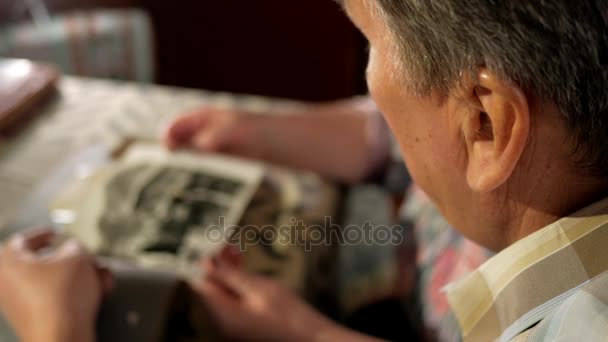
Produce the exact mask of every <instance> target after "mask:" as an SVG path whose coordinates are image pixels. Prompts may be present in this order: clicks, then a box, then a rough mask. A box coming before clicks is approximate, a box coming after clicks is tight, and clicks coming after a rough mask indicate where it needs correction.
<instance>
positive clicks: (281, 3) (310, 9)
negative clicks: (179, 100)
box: [0, 0, 366, 101]
mask: <svg viewBox="0 0 608 342" xmlns="http://www.w3.org/2000/svg"><path fill="white" fill-rule="evenodd" d="M43 1H44V2H45V3H46V4H47V6H48V8H49V9H50V11H51V12H52V13H59V12H65V11H70V10H75V9H79V10H80V9H91V8H100V7H119V8H121V7H123V8H124V7H139V8H142V9H144V10H146V11H147V12H148V13H149V14H150V15H151V17H152V22H153V24H154V27H155V30H156V44H157V49H156V61H157V68H158V70H157V73H156V74H157V75H158V81H159V82H160V83H161V84H167V85H177V86H187V87H196V88H203V89H210V90H219V91H229V92H236V93H253V94H261V95H266V96H274V97H288V98H296V99H302V100H311V101H323V100H331V99H337V98H342V97H347V96H351V95H355V94H361V93H365V91H366V87H365V82H364V77H363V75H364V68H365V63H366V53H365V44H366V43H365V42H364V39H363V38H362V37H361V35H360V34H359V33H358V32H357V30H356V29H355V27H354V26H353V25H352V24H351V23H350V22H349V20H348V19H347V18H346V16H345V15H344V13H342V11H341V9H340V8H339V7H338V5H337V4H336V3H334V2H333V1H331V0H299V1H285V0H254V1H242V0H190V1H166V0H43ZM25 17H27V13H26V12H25V11H24V9H23V2H22V1H21V0H5V1H2V2H0V22H3V23H4V22H8V21H9V19H11V18H12V19H14V18H17V19H18V18H25Z"/></svg>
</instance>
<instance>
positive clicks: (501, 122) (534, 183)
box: [344, 0, 608, 249]
mask: <svg viewBox="0 0 608 342" xmlns="http://www.w3.org/2000/svg"><path fill="white" fill-rule="evenodd" d="M344 2H345V6H346V9H347V12H348V13H349V15H350V16H351V18H352V19H353V21H354V22H355V24H356V25H357V26H358V27H359V28H360V29H361V30H362V32H363V33H364V34H365V35H366V37H367V38H368V40H369V41H370V46H371V49H370V62H369V67H368V83H369V87H370V92H371V93H372V96H373V97H374V99H375V100H376V102H377V103H378V105H379V107H380V109H381V110H382V111H383V113H384V114H385V116H386V118H387V121H388V123H389V125H390V126H391V128H392V129H393V131H394V132H395V135H396V137H397V139H398V141H399V143H400V146H401V148H402V152H403V153H404V157H405V159H406V163H407V164H408V168H409V169H410V172H411V173H412V176H413V177H414V179H415V180H416V181H417V183H418V184H419V185H420V186H421V187H422V188H423V189H424V190H426V191H427V192H428V194H429V195H430V196H431V197H432V199H433V200H434V201H435V202H436V203H437V204H438V206H439V207H440V209H441V210H442V211H443V213H444V214H445V216H446V217H447V218H448V219H449V220H450V221H451V222H452V223H453V224H454V225H455V226H456V227H457V228H459V229H460V230H462V231H463V232H464V233H465V234H466V235H468V236H469V237H471V238H473V239H474V240H477V241H478V242H481V243H482V244H484V245H486V246H488V247H491V248H494V249H500V248H502V247H504V246H506V245H508V244H510V243H512V242H513V241H514V240H517V239H519V238H521V237H523V236H525V235H527V234H528V233H530V232H531V231H532V230H534V229H538V228H540V227H542V226H543V225H544V224H546V223H548V221H550V220H551V219H552V218H555V217H559V216H561V215H564V214H567V213H568V211H571V210H575V209H578V206H581V205H585V204H587V203H583V202H586V201H591V200H593V199H595V198H594V197H596V196H599V195H600V192H601V191H603V190H605V187H604V183H605V182H604V178H606V176H608V141H607V139H606V137H608V93H607V91H606V90H607V89H608V70H607V69H608V68H607V64H608V3H606V2H605V1H604V0H588V1H572V0H554V1H491V0H464V1H461V0H345V1H344ZM606 179H608V178H606ZM545 221H547V222H545Z"/></svg>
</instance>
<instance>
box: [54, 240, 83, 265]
mask: <svg viewBox="0 0 608 342" xmlns="http://www.w3.org/2000/svg"><path fill="white" fill-rule="evenodd" d="M75 257H85V258H90V259H91V263H93V258H92V257H91V256H90V255H89V253H88V252H87V251H86V249H84V247H83V246H82V245H81V244H80V243H78V241H76V240H74V239H69V240H66V241H64V242H63V243H62V244H61V245H60V246H59V247H58V248H57V250H56V251H55V253H53V255H51V258H52V259H69V258H75Z"/></svg>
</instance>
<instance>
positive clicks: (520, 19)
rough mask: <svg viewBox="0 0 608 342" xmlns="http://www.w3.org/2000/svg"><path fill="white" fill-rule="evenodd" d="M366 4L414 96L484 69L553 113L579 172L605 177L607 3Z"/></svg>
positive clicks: (464, 0) (476, 0)
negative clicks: (567, 133) (563, 125)
mask: <svg viewBox="0 0 608 342" xmlns="http://www.w3.org/2000/svg"><path fill="white" fill-rule="evenodd" d="M372 3H376V5H377V8H378V9H379V10H380V11H379V12H380V13H381V14H382V15H383V16H384V17H385V19H386V22H387V23H388V25H389V27H390V30H391V32H392V34H393V36H394V37H393V38H395V39H394V41H395V42H396V45H397V46H395V48H396V49H395V50H396V51H397V53H398V58H399V64H400V65H401V67H402V69H403V70H404V72H405V74H406V76H407V77H406V79H407V85H408V86H410V87H412V89H413V90H414V91H416V92H418V93H419V94H421V95H424V94H428V93H429V92H431V91H432V90H439V91H442V92H444V93H448V92H449V91H450V89H452V88H453V87H454V86H456V85H457V84H458V82H459V80H460V79H461V75H462V74H463V73H471V72H475V71H477V70H478V68H479V67H482V66H484V67H487V68H488V69H490V70H491V71H492V72H494V73H496V74H497V75H498V76H499V77H502V78H503V79H505V80H508V81H512V82H515V83H516V84H518V86H519V87H521V88H522V89H523V90H524V91H526V92H529V93H532V94H535V95H537V96H539V97H540V98H541V99H543V100H548V101H551V102H553V103H554V104H555V105H557V107H558V108H559V109H560V111H561V112H562V113H563V116H564V118H565V120H566V122H567V124H568V126H569V128H570V130H571V132H572V137H573V147H574V148H573V151H572V153H573V156H576V158H575V159H576V160H575V162H576V163H577V165H578V166H581V167H583V168H584V169H586V170H588V171H590V172H591V174H593V175H595V176H600V177H604V176H608V94H607V91H608V70H607V69H608V68H607V66H608V65H607V64H608V1H606V0H552V1H550V0H511V1H509V0H504V1H500V0H372ZM573 160H574V159H573Z"/></svg>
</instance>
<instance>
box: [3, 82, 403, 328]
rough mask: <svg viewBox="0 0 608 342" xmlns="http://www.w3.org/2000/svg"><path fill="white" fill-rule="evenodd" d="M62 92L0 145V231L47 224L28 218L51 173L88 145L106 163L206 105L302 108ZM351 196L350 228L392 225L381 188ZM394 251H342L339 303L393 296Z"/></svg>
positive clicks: (100, 86)
mask: <svg viewBox="0 0 608 342" xmlns="http://www.w3.org/2000/svg"><path fill="white" fill-rule="evenodd" d="M59 88H60V91H59V93H60V95H59V97H58V98H57V99H56V100H54V101H53V102H52V103H51V104H50V105H49V106H48V107H47V108H45V109H44V113H42V115H41V116H40V117H39V118H38V119H36V120H35V121H34V122H32V124H31V125H30V126H29V127H28V128H27V129H26V130H25V131H24V132H23V133H22V134H20V135H19V136H18V137H17V138H16V139H15V140H11V141H3V142H0V193H1V194H2V195H1V196H0V233H2V232H5V233H6V231H7V230H8V229H9V228H15V226H24V225H26V224H20V223H22V222H23V221H19V222H17V223H15V221H14V218H15V216H20V213H23V211H24V210H25V211H26V215H21V216H25V217H26V218H27V219H28V220H29V221H26V222H27V225H32V224H37V223H44V222H43V220H44V215H42V216H36V215H32V214H31V213H32V212H39V214H40V213H44V212H45V210H46V207H45V206H46V205H47V204H48V200H49V199H50V197H49V196H51V195H52V193H53V192H54V190H56V189H48V188H47V186H46V185H47V184H49V183H55V182H53V180H51V182H49V180H48V178H49V175H53V174H55V175H59V177H60V178H61V177H63V178H65V174H62V171H61V169H62V167H65V165H66V164H67V165H71V164H70V160H72V159H73V158H74V156H78V155H79V154H82V153H83V148H84V147H87V146H88V147H90V148H91V149H90V150H86V149H85V150H84V153H85V154H86V155H87V158H91V155H92V156H93V158H94V157H95V154H96V153H98V154H99V155H100V158H102V157H101V156H102V155H104V151H106V152H107V151H109V150H113V149H114V148H116V147H117V146H119V145H120V144H121V143H122V141H123V140H124V138H125V137H135V138H141V139H146V140H158V139H159V137H160V136H161V133H162V131H163V129H164V127H165V125H166V124H167V123H168V122H169V121H170V120H171V119H172V118H174V117H175V116H176V115H179V114H180V113H183V112H185V111H187V110H191V109H195V108H197V107H200V106H204V105H210V106H214V107H219V108H224V109H230V108H239V109H245V110H248V111H252V112H260V113H261V112H264V113H270V114H272V113H281V112H288V111H293V110H297V109H299V108H301V107H302V106H303V104H301V103H297V102H292V101H286V100H278V99H268V98H263V97H257V96H246V95H235V94H227V93H212V92H206V91H202V90H192V89H183V88H174V87H161V86H154V85H138V84H134V83H128V82H117V81H109V80H98V79H85V78H76V77H64V78H63V80H61V82H60V83H59ZM100 151H101V152H100ZM72 166H73V165H72ZM58 170H59V171H58ZM64 173H65V170H64ZM36 193H38V195H39V196H36V195H35V194H36ZM351 193H352V194H353V196H351V197H349V198H348V199H347V201H346V202H345V203H346V204H345V205H346V208H345V210H344V211H345V212H346V213H348V212H349V211H350V212H352V216H353V217H355V219H354V221H353V218H352V217H351V219H350V220H346V221H347V223H349V224H357V223H358V222H357V220H359V219H361V220H363V219H369V218H372V222H375V223H376V224H382V225H386V224H390V219H389V216H390V215H391V214H390V207H391V204H390V201H389V200H388V198H387V197H386V196H384V195H383V194H382V192H381V190H379V189H378V188H373V187H372V188H370V186H363V187H358V188H356V189H354V191H352V192H351ZM32 194H34V195H32ZM349 208H350V210H349ZM357 215H358V216H360V217H357ZM37 220H40V221H41V222H38V221H37ZM361 222H363V221H361ZM0 235H2V234H0ZM394 254H395V253H394V250H392V249H386V248H374V247H373V246H371V247H370V246H341V248H340V251H339V255H338V256H337V259H336V261H337V262H339V263H342V264H343V265H342V266H343V267H341V269H340V270H339V272H336V273H335V277H334V278H332V279H330V280H331V281H334V282H335V284H337V285H336V286H335V288H334V289H333V290H334V291H335V293H334V295H335V294H336V293H340V296H336V297H340V298H338V299H336V300H337V301H340V300H341V299H344V300H346V301H349V302H348V303H342V306H343V307H347V308H348V309H349V310H354V309H356V307H357V306H358V305H362V304H365V302H366V300H369V299H370V298H371V299H378V298H382V296H383V295H387V294H389V295H390V294H392V292H391V291H392V290H393V289H392V288H391V286H392V284H393V283H392V280H391V279H392V277H393V276H394V275H395V265H394V263H393V262H392V260H391V258H392V257H393V256H394ZM361 256H363V259H365V260H363V262H362V257H361ZM330 271H331V270H330ZM312 281H317V282H318V279H312ZM292 285H293V284H292ZM338 287H339V288H338ZM2 330H3V329H2V328H1V327H0V337H2V336H1V335H2Z"/></svg>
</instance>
